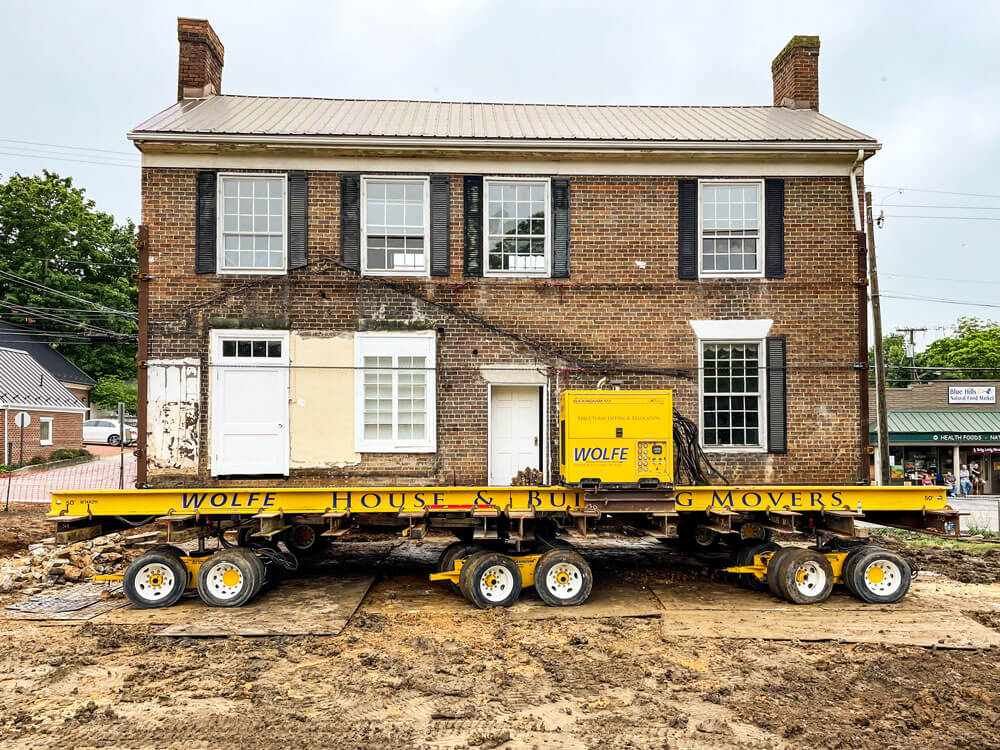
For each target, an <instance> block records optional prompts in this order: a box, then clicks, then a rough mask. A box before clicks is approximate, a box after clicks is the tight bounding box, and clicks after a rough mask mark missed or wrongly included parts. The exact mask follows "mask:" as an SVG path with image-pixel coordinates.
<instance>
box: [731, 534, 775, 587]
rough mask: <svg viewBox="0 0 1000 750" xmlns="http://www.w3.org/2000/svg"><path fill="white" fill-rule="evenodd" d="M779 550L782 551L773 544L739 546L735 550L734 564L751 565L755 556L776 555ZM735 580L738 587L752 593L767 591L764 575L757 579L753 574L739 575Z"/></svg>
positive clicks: (758, 543) (762, 543) (749, 543)
mask: <svg viewBox="0 0 1000 750" xmlns="http://www.w3.org/2000/svg"><path fill="white" fill-rule="evenodd" d="M780 549H782V547H781V545H780V544H776V543H775V542H763V541H760V542H759V541H753V542H748V543H745V544H741V545H740V546H739V547H737V548H736V558H735V559H736V564H737V565H753V558H754V556H755V555H763V554H764V553H765V552H774V553H775V554H777V552H778V550H780ZM736 580H737V581H738V582H739V583H740V585H742V586H745V587H746V588H748V589H751V590H753V591H768V590H769V589H768V585H767V574H766V573H765V574H764V578H757V576H755V575H754V574H753V573H739V574H737V576H736Z"/></svg>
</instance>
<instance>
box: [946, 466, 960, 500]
mask: <svg viewBox="0 0 1000 750" xmlns="http://www.w3.org/2000/svg"><path fill="white" fill-rule="evenodd" d="M944 482H945V484H947V485H948V489H949V490H950V491H951V494H952V495H957V494H958V484H957V482H956V481H955V475H954V474H952V473H951V469H949V470H948V471H947V472H946V473H945V475H944Z"/></svg>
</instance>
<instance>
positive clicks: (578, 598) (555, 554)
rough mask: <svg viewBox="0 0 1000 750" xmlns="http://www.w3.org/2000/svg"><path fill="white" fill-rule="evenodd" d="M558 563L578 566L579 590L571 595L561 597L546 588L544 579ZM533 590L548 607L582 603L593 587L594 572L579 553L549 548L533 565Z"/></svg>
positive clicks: (570, 605) (572, 605) (587, 597)
mask: <svg viewBox="0 0 1000 750" xmlns="http://www.w3.org/2000/svg"><path fill="white" fill-rule="evenodd" d="M560 563H566V564H569V565H573V566H575V567H576V568H578V570H579V573H580V577H581V578H582V579H583V580H582V585H581V587H580V590H579V591H577V592H576V594H574V595H573V596H571V597H568V598H563V597H560V596H558V595H556V594H554V593H552V592H550V591H549V590H548V587H547V586H546V579H547V576H548V574H549V571H550V570H551V569H552V568H553V567H554V566H556V565H559V564H560ZM534 583H535V591H537V592H538V596H539V598H541V600H542V601H543V602H545V603H546V604H548V605H549V606H550V607H575V606H577V605H579V604H583V603H584V602H585V601H587V599H589V598H590V592H591V591H593V589H594V573H593V571H591V569H590V565H589V564H588V563H587V561H586V560H584V559H583V558H582V557H580V555H579V553H577V552H576V551H575V550H572V549H565V548H557V549H551V550H549V551H548V552H546V553H545V554H544V555H542V556H541V557H540V558H539V560H538V563H537V564H536V565H535V580H534Z"/></svg>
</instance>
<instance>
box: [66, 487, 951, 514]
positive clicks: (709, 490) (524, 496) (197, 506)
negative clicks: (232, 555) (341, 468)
mask: <svg viewBox="0 0 1000 750" xmlns="http://www.w3.org/2000/svg"><path fill="white" fill-rule="evenodd" d="M945 490H946V488H944V487H866V486H851V485H845V486H831V485H803V486H797V485H796V486H787V485H739V486H725V487H678V488H676V490H675V491H673V492H650V493H649V497H650V500H659V501H670V500H672V501H673V502H674V509H675V510H677V511H681V512H684V511H707V510H709V509H716V510H720V509H722V510H731V511H744V512H764V511H796V512H817V513H818V512H822V511H854V512H857V511H860V512H862V513H864V512H865V511H921V510H942V509H944V508H945V507H946V506H947V498H946V495H945ZM630 498H631V499H634V493H633V494H632V495H631V496H630ZM592 500H593V501H597V500H599V501H600V502H599V504H598V503H596V502H595V503H594V504H593V506H592V507H593V509H594V510H597V511H601V512H605V513H613V512H615V510H614V500H615V494H614V493H613V492H612V493H609V492H602V493H600V494H585V493H584V491H583V490H579V489H572V488H567V487H361V488H352V487H326V488H303V489H300V488H287V489H286V488H281V489H267V488H256V489H255V488H247V487H241V488H232V487H230V488H218V489H190V490H184V489H168V490H73V491H58V492H53V493H52V509H51V513H50V514H49V515H50V516H150V515H156V516H163V515H171V514H184V515H191V514H197V515H204V516H209V515H215V516H218V515H232V514H239V515H250V516H252V515H256V514H258V513H269V514H270V513H275V514H289V515H291V514H296V515H298V514H302V515H321V514H324V513H331V512H344V513H396V514H398V513H401V512H406V513H413V512H419V511H430V512H474V511H484V510H494V511H503V512H510V511H520V512H528V511H534V512H552V511H556V512H558V511H583V510H586V509H587V507H588V501H592Z"/></svg>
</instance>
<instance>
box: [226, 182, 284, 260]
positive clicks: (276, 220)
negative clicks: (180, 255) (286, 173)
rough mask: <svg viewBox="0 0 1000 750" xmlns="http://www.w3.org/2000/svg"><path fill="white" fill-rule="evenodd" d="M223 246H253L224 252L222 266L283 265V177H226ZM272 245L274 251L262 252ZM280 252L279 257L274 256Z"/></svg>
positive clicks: (229, 248)
mask: <svg viewBox="0 0 1000 750" xmlns="http://www.w3.org/2000/svg"><path fill="white" fill-rule="evenodd" d="M222 181H223V187H222V190H223V195H224V196H225V199H224V200H223V201H222V206H221V224H222V231H223V237H222V246H223V248H224V249H226V250H236V249H240V250H252V249H256V250H257V251H258V252H256V253H249V252H247V253H242V252H241V253H239V254H238V255H237V254H235V253H233V254H229V253H227V254H226V255H224V256H223V268H232V269H276V268H281V267H282V266H283V262H282V256H281V253H282V248H283V233H284V228H285V220H284V180H279V179H274V178H260V177H245V178H244V177H239V178H235V177H223V178H222ZM269 247H270V251H271V254H268V253H266V252H260V251H261V250H267V249H268V248H269ZM274 253H278V257H277V258H275V257H274Z"/></svg>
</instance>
